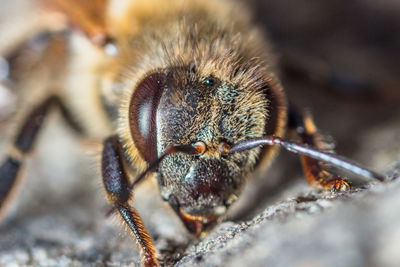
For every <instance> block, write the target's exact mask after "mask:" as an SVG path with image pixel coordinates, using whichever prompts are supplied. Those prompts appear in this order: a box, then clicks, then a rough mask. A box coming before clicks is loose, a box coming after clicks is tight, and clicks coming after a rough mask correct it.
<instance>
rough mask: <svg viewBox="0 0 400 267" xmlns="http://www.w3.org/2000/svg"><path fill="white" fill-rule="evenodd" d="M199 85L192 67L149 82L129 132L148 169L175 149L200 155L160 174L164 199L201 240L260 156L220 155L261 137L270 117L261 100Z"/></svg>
mask: <svg viewBox="0 0 400 267" xmlns="http://www.w3.org/2000/svg"><path fill="white" fill-rule="evenodd" d="M224 78H225V77H213V76H209V77H202V76H201V75H200V74H199V73H198V72H197V71H196V70H195V68H193V66H191V67H190V66H188V67H170V68H167V69H165V70H163V71H160V72H156V73H153V74H150V75H147V76H146V77H145V78H144V79H143V80H142V81H141V82H140V83H139V85H138V87H137V88H136V90H135V92H134V95H133V97H132V104H131V111H130V112H131V132H132V137H133V139H134V141H135V143H136V144H137V145H138V148H139V151H140V153H141V154H142V156H143V157H144V158H145V159H146V161H148V162H151V161H152V160H153V159H154V158H156V157H160V156H161V154H162V153H164V151H165V150H166V149H167V148H168V147H171V146H174V145H187V144H190V145H193V146H195V147H196V148H197V149H198V150H199V153H198V154H197V155H187V154H174V155H169V156H168V157H166V159H165V160H163V161H162V162H161V164H160V165H159V168H158V172H157V175H158V181H159V186H160V191H161V195H162V197H163V199H164V200H166V201H168V202H169V204H170V205H171V206H172V207H173V208H174V210H175V211H176V212H177V213H178V215H179V216H180V217H181V219H182V220H183V222H184V223H185V225H186V226H187V228H188V229H189V230H190V231H191V232H193V233H197V234H198V233H200V232H201V231H202V230H203V226H206V225H209V224H210V223H211V222H212V221H215V219H217V218H218V217H219V216H220V215H222V214H224V212H225V210H226V208H227V207H228V206H229V205H230V204H231V202H232V200H233V199H235V196H236V195H237V194H238V193H239V191H240V189H241V188H242V185H243V184H244V182H245V177H246V175H247V174H248V173H249V172H250V171H251V170H252V169H253V168H254V166H255V164H256V162H257V157H258V156H259V153H260V150H259V149H254V150H249V151H244V152H243V153H236V154H232V155H227V154H226V153H224V148H225V147H226V146H228V144H233V143H236V142H239V141H241V140H246V139H249V138H254V137H261V136H263V134H264V129H265V125H266V119H267V117H266V116H265V114H268V112H267V105H266V103H267V100H266V96H267V95H266V93H265V92H263V90H262V89H258V90H257V89H256V90H252V91H249V90H248V88H244V87H243V85H242V84H231V83H229V81H226V79H224Z"/></svg>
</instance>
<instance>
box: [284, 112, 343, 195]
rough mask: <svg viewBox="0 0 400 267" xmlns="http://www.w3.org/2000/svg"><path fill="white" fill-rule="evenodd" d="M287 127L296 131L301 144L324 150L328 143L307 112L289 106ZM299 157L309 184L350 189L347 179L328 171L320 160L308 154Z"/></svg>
mask: <svg viewBox="0 0 400 267" xmlns="http://www.w3.org/2000/svg"><path fill="white" fill-rule="evenodd" d="M289 128H290V129H293V130H295V131H296V133H297V135H298V136H299V138H300V142H301V143H302V144H305V145H309V146H311V147H315V148H317V149H320V150H325V151H326V149H327V147H328V144H327V143H326V142H325V141H324V140H323V138H322V136H321V135H320V134H319V133H318V132H317V128H316V126H315V124H314V122H313V120H312V118H311V116H310V115H309V114H307V113H305V114H301V113H299V112H298V111H297V110H296V109H294V108H293V107H290V109H289ZM300 157H301V163H302V165H303V170H304V174H305V176H306V178H307V181H308V182H309V183H310V184H312V185H315V186H317V187H320V188H323V189H330V190H334V191H347V190H349V189H350V182H349V181H347V180H346V179H344V178H341V177H336V176H334V175H332V174H331V173H329V172H328V171H327V170H326V169H325V168H324V164H323V163H321V162H320V161H318V160H316V159H313V158H311V157H308V156H300Z"/></svg>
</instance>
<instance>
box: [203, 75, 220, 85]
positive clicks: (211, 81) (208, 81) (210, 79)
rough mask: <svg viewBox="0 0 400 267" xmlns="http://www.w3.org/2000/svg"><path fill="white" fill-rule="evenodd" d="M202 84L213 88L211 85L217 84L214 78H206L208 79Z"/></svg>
mask: <svg viewBox="0 0 400 267" xmlns="http://www.w3.org/2000/svg"><path fill="white" fill-rule="evenodd" d="M204 83H205V84H206V85H208V86H213V85H215V84H216V83H217V79H216V78H214V77H208V78H207V79H206V80H205V81H204Z"/></svg>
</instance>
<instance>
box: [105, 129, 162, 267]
mask: <svg viewBox="0 0 400 267" xmlns="http://www.w3.org/2000/svg"><path fill="white" fill-rule="evenodd" d="M123 157H124V155H123V151H122V147H121V145H120V143H119V140H118V137H117V136H111V137H109V138H108V139H106V140H105V141H104V148H103V153H102V159H101V171H102V175H103V183H104V188H105V190H106V194H107V198H108V201H109V202H110V204H112V205H113V206H114V207H115V209H116V210H118V212H119V215H120V216H121V218H122V219H123V221H124V222H125V223H126V225H127V226H128V227H129V229H130V230H131V233H132V234H133V236H134V237H135V238H136V241H137V243H138V244H139V246H140V248H141V250H142V254H143V264H144V265H145V266H158V260H157V258H156V250H155V249H154V244H153V241H152V239H151V237H150V235H149V233H148V232H147V230H146V228H145V226H144V224H143V221H142V219H141V218H140V215H139V213H138V211H137V210H136V209H135V208H134V207H132V206H131V205H129V203H128V202H129V199H130V197H131V194H130V187H129V181H128V176H127V173H126V171H125V169H124V166H123Z"/></svg>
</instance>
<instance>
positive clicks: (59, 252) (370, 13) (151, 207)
mask: <svg viewBox="0 0 400 267" xmlns="http://www.w3.org/2000/svg"><path fill="white" fill-rule="evenodd" d="M243 2H245V4H248V5H250V8H251V9H252V10H253V12H254V14H255V22H256V23H257V24H258V25H259V27H261V28H262V29H265V33H266V34H267V35H268V36H269V38H270V40H271V42H272V44H273V47H274V51H275V53H276V54H277V55H278V57H279V59H280V61H279V62H280V65H279V71H280V76H281V79H282V83H283V85H284V88H285V90H286V92H287V94H288V97H289V100H290V101H291V102H292V103H294V104H295V105H296V106H298V107H299V108H306V109H308V110H310V111H311V113H312V114H313V116H314V119H315V121H316V124H317V126H318V127H319V128H320V130H321V131H322V132H323V133H327V134H329V135H331V136H332V137H333V139H334V140H335V143H336V150H337V151H338V153H339V154H341V155H345V156H346V157H349V158H352V159H354V160H356V161H359V162H361V163H363V164H364V165H366V166H369V167H371V168H373V169H375V170H377V171H381V172H384V173H387V172H388V170H390V169H391V168H392V167H393V166H394V165H396V164H398V163H399V162H400V67H399V62H400V16H399V14H400V1H398V0H385V1H372V0H354V1H346V0H334V1H328V0H326V1H321V0H307V1H298V0H280V1H272V0H250V1H244V0H243ZM234 15H235V14H232V16H234ZM45 24H46V19H45V18H44V17H42V16H41V13H40V12H39V11H38V9H37V7H36V6H35V5H34V1H31V0H14V1H2V3H1V9H0V56H7V55H8V54H9V53H10V52H11V51H12V50H13V48H14V47H15V46H16V45H18V44H20V43H21V42H22V41H23V40H26V36H29V35H30V34H32V33H33V32H35V31H37V30H38V29H41V28H42V27H43V25H45ZM7 72H8V69H7V64H5V62H2V61H1V59H0V148H1V152H3V151H6V147H7V140H8V138H9V135H10V132H12V130H11V129H12V127H10V126H9V125H10V124H11V125H12V124H13V120H12V118H13V116H12V115H13V114H14V113H16V112H17V111H18V110H21V109H23V108H24V107H23V106H21V105H20V104H19V102H18V100H19V90H23V91H25V92H27V91H28V92H29V91H30V90H33V89H31V88H22V89H21V88H18V81H14V80H12V79H11V80H7V79H5V77H6V76H7V75H6V73H7ZM59 121H60V118H59V116H58V115H54V116H52V117H51V118H50V119H49V122H48V123H47V124H46V125H47V126H48V127H47V126H46V127H45V129H44V130H43V134H42V135H41V136H40V138H39V140H38V141H39V142H38V144H40V145H39V146H38V149H37V151H36V152H35V153H34V155H33V157H32V159H30V160H29V161H28V164H27V172H26V178H25V180H24V182H23V186H22V190H21V191H20V193H19V194H18V201H15V203H13V204H12V206H13V207H12V208H11V210H13V212H11V215H9V218H8V219H6V221H5V222H4V223H3V224H1V225H0V251H1V252H5V253H0V254H1V255H2V256H0V265H3V264H4V265H5V264H6V263H8V264H13V263H17V264H20V265H21V264H22V265H23V264H28V265H29V264H33V265H34V264H35V263H38V262H47V264H50V265H52V264H53V265H54V264H56V265H58V264H60V263H66V264H70V263H74V261H76V262H77V263H81V262H83V263H98V264H103V263H104V262H108V263H110V262H111V263H121V262H122V263H126V264H128V263H129V262H131V261H137V259H138V254H137V252H136V246H135V244H134V243H133V242H131V240H130V239H129V237H126V235H124V234H119V232H123V231H120V230H121V228H120V227H116V226H115V225H116V224H115V220H110V219H106V218H105V217H104V214H105V211H106V210H107V204H106V203H105V201H104V198H103V192H102V189H101V185H100V179H99V178H98V173H97V168H98V165H97V156H96V153H97V152H98V151H97V150H98V147H96V145H94V146H93V145H92V146H91V147H90V149H87V147H86V146H84V145H82V142H81V141H78V140H77V138H76V136H75V135H74V134H73V133H72V132H71V131H69V130H68V129H67V127H66V126H65V125H64V124H63V123H62V122H61V123H60V122H59ZM93 147H94V148H93ZM1 155H3V153H1ZM298 185H300V186H298ZM288 187H289V188H292V189H291V190H289V191H287V188H288ZM152 188H153V187H151V185H144V186H143V189H142V190H139V191H138V193H137V197H136V199H139V201H138V202H137V207H138V209H139V211H141V214H142V215H143V217H144V220H145V222H146V224H147V225H148V228H149V229H150V232H151V233H152V236H153V237H154V238H155V240H156V245H157V247H158V248H159V249H160V250H162V251H164V253H166V254H168V253H170V254H171V255H172V256H171V258H173V257H176V258H177V259H179V257H180V256H181V254H179V253H181V252H183V251H184V250H185V248H186V246H187V244H188V242H189V241H190V240H191V239H190V237H189V236H188V235H187V234H186V232H185V230H184V229H183V228H182V226H181V225H180V222H179V221H178V219H177V218H176V217H175V216H174V215H172V216H171V215H170V214H169V211H168V210H167V209H166V208H165V207H164V204H162V203H160V202H159V201H158V199H159V197H158V192H157V190H154V189H152ZM293 188H294V189H293ZM307 188H308V187H307V185H306V183H305V181H304V179H303V178H302V173H301V166H300V164H299V161H298V159H297V157H295V156H293V155H290V154H289V153H285V152H283V153H281V154H280V156H279V157H278V158H277V160H276V162H275V163H274V164H273V165H272V166H271V169H270V171H269V172H268V173H267V174H262V175H261V177H258V179H254V181H252V182H251V183H249V185H248V187H247V188H246V190H245V193H244V196H243V198H242V199H241V200H240V201H239V203H238V204H237V205H236V207H234V208H233V209H232V211H231V212H230V214H229V217H228V218H230V219H232V220H234V221H235V222H239V221H242V220H245V219H249V218H252V217H253V216H254V215H256V214H257V213H258V212H259V211H260V210H262V209H264V208H266V207H268V205H271V204H272V203H275V202H276V201H280V200H283V199H285V198H288V197H293V195H295V194H297V193H298V192H303V191H304V190H310V189H307ZM311 190H312V189H311ZM149 192H150V193H149ZM155 200H157V201H158V202H157V201H155ZM176 251H178V252H176ZM179 255H180V256H179ZM172 262H173V260H172ZM111 265H112V264H111Z"/></svg>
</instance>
